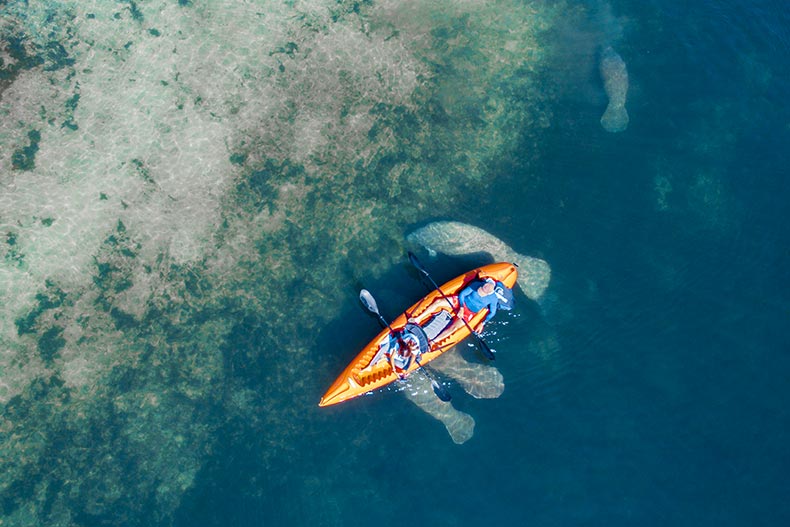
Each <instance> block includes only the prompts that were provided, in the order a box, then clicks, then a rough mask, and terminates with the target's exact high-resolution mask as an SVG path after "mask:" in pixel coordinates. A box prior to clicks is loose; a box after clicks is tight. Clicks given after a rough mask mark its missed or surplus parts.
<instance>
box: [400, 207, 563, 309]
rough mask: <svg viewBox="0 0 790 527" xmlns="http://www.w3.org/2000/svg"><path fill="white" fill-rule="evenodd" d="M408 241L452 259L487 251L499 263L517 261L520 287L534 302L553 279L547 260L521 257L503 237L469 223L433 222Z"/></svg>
mask: <svg viewBox="0 0 790 527" xmlns="http://www.w3.org/2000/svg"><path fill="white" fill-rule="evenodd" d="M406 241H408V242H409V243H412V244H415V245H420V246H422V247H425V248H426V249H428V251H430V252H440V253H443V254H447V255H449V256H461V255H466V254H473V253H479V252H485V253H488V254H490V255H491V257H492V258H494V260H496V261H498V262H514V263H516V264H518V265H519V270H518V285H519V286H521V289H522V290H523V291H524V294H526V295H527V296H528V297H529V298H531V299H532V300H538V299H540V297H541V296H542V295H543V293H544V292H545V291H546V288H547V287H548V285H549V280H550V279H551V268H549V264H547V263H546V262H545V261H543V260H541V259H539V258H533V257H531V256H524V255H522V254H519V253H517V252H516V251H514V250H513V249H512V248H510V247H509V246H508V245H507V244H506V243H505V242H503V241H502V240H500V239H499V238H497V237H495V236H493V235H491V234H489V233H487V232H486V231H484V230H483V229H480V228H478V227H475V226H473V225H467V224H466V223H461V222H458V221H436V222H433V223H429V224H428V225H426V226H424V227H421V228H419V229H417V230H416V231H414V232H412V233H411V234H409V235H408V236H406Z"/></svg>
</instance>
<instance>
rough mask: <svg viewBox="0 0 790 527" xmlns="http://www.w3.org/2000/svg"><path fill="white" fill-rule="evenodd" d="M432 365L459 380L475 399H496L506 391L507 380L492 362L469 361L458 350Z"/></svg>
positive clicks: (438, 359) (446, 354) (443, 356)
mask: <svg viewBox="0 0 790 527" xmlns="http://www.w3.org/2000/svg"><path fill="white" fill-rule="evenodd" d="M431 366H433V368H434V369H436V370H438V371H440V372H442V373H443V374H444V375H447V376H449V377H452V378H453V379H455V380H456V381H458V384H460V385H461V387H462V388H463V389H464V390H465V391H466V393H468V394H469V395H471V396H472V397H474V398H475V399H496V398H497V397H499V396H500V395H502V392H503V391H505V382H504V379H503V378H502V374H501V373H499V370H498V369H496V368H495V367H493V366H492V365H490V364H478V363H476V362H469V361H467V360H466V359H464V358H463V357H462V356H461V354H460V353H458V352H457V351H455V352H453V353H445V354H444V355H442V356H441V357H439V358H437V359H436V360H435V361H433V362H432V363H431Z"/></svg>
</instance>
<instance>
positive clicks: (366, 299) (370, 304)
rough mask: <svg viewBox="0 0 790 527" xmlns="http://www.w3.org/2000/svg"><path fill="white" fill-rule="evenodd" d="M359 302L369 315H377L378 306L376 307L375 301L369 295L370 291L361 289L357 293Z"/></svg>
mask: <svg viewBox="0 0 790 527" xmlns="http://www.w3.org/2000/svg"><path fill="white" fill-rule="evenodd" d="M359 301H360V302H362V305H364V306H365V307H366V308H367V309H368V311H370V312H371V313H375V314H377V315H378V314H379V306H377V305H376V299H375V298H373V295H371V294H370V291H368V290H367V289H363V290H362V291H360V292H359Z"/></svg>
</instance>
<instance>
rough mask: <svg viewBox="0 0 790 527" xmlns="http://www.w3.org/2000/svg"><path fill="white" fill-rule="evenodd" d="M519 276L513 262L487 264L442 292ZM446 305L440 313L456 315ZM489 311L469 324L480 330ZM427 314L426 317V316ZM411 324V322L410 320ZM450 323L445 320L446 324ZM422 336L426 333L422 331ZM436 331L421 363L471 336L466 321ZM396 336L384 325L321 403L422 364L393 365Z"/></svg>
mask: <svg viewBox="0 0 790 527" xmlns="http://www.w3.org/2000/svg"><path fill="white" fill-rule="evenodd" d="M517 277H518V270H517V269H516V266H515V265H514V264H512V263H504V262H502V263H494V264H490V265H485V266H483V267H479V268H477V269H473V270H471V271H468V272H466V273H464V274H462V275H461V276H457V277H455V278H453V279H452V280H450V281H449V282H447V283H446V284H443V285H442V286H441V289H442V292H443V293H444V294H445V295H446V296H448V297H449V296H451V295H457V294H458V293H460V292H461V290H462V289H463V288H464V287H466V286H467V285H468V284H469V283H470V282H472V281H474V280H481V279H485V278H493V279H494V280H495V281H497V282H501V283H502V284H504V285H505V286H507V287H508V288H511V289H512V288H513V286H514V285H515V284H516V278H517ZM437 298H441V293H440V292H439V291H432V292H431V293H429V294H428V295H426V296H425V297H423V298H422V300H420V301H419V302H417V303H416V304H414V305H413V306H411V307H410V308H409V309H407V310H406V311H405V312H404V313H402V314H401V315H400V316H398V317H397V318H396V319H395V320H393V321H392V323H391V324H390V326H391V327H392V329H393V330H394V331H395V332H400V331H402V330H403V329H404V328H405V327H406V325H407V323H408V322H407V319H409V318H413V317H419V316H421V315H422V314H423V313H424V312H425V310H426V309H427V308H428V307H429V306H430V305H431V304H432V303H433V301H434V300H436V299H437ZM441 304H443V307H442V308H441V309H437V311H436V313H438V316H437V317H436V318H434V319H433V320H436V319H438V318H439V317H442V316H443V317H449V316H450V315H451V314H452V316H454V313H453V311H452V309H451V308H450V305H449V304H448V303H447V302H444V301H443V302H442V303H441ZM487 315H488V309H487V308H484V309H482V310H481V311H479V312H478V313H476V314H475V315H474V318H472V319H471V320H470V321H469V326H470V327H471V328H473V329H474V330H475V331H478V330H479V328H480V325H481V323H482V321H483V319H485V317H486V316H487ZM426 318H427V317H426ZM409 325H410V326H412V325H411V324H409ZM446 325H447V324H445V327H446ZM420 333H422V336H423V337H424V336H425V333H424V332H422V331H420ZM432 333H434V332H430V331H429V332H428V335H429V338H428V339H427V340H425V339H423V340H425V343H426V346H425V349H424V350H423V352H422V355H421V357H420V363H421V364H422V365H425V364H427V363H429V362H431V361H432V360H433V359H435V358H436V357H438V356H440V355H441V354H442V353H445V352H446V351H448V350H450V349H452V348H453V346H455V345H456V344H458V343H459V342H461V341H462V340H463V339H465V338H466V337H468V336H469V334H470V333H469V329H467V327H466V326H465V325H462V326H461V327H460V328H458V329H456V330H455V331H453V332H452V333H450V334H449V335H446V336H445V337H444V338H442V340H440V341H434V340H431V339H430V335H431V334H432ZM393 338H394V337H393V336H392V335H391V333H390V331H389V329H384V330H382V331H381V333H379V334H378V335H377V336H376V337H375V338H374V339H373V340H371V341H370V342H369V343H368V345H367V346H365V347H364V348H363V350H362V351H361V352H360V353H359V355H357V356H356V357H355V358H354V360H352V361H351V363H350V364H349V365H348V367H346V369H345V370H343V373H341V374H340V376H339V377H338V378H337V380H335V382H334V383H332V386H330V387H329V389H328V390H327V391H326V393H325V394H324V396H323V397H321V402H319V403H318V406H330V405H333V404H338V403H342V402H344V401H348V400H349V399H353V398H354V397H358V396H360V395H363V394H366V393H369V392H372V391H374V390H377V389H379V388H382V387H384V386H386V385H388V384H389V383H391V382H393V381H396V380H398V379H399V378H400V377H401V376H405V375H408V374H410V373H412V372H414V371H415V370H416V369H418V368H419V366H418V364H417V363H416V361H414V360H412V361H411V362H410V364H409V365H408V366H407V367H406V368H405V369H403V370H402V371H400V372H398V371H396V369H395V366H393V362H392V361H390V360H389V351H390V349H391V348H392V345H393Z"/></svg>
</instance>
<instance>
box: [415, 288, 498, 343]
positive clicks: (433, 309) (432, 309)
mask: <svg viewBox="0 0 790 527" xmlns="http://www.w3.org/2000/svg"><path fill="white" fill-rule="evenodd" d="M495 288H496V282H495V281H494V280H493V279H492V278H486V279H485V280H483V281H482V282H481V281H476V282H472V283H471V284H469V285H468V286H466V287H465V288H464V289H463V290H461V293H460V294H458V295H450V296H448V297H447V298H448V299H449V300H450V302H452V304H453V310H455V311H456V313H457V316H455V317H453V321H452V323H451V324H450V325H448V326H447V327H446V328H444V329H443V330H442V332H441V333H439V334H438V335H436V338H434V339H433V341H434V342H439V341H441V340H442V339H444V338H445V337H447V336H448V335H450V334H451V333H453V332H454V331H455V330H457V329H459V328H460V327H461V326H463V325H464V321H466V323H467V324H469V323H470V322H471V320H472V318H474V316H475V315H476V314H477V313H478V312H479V311H480V310H481V309H483V308H486V307H487V308H488V315H486V318H485V320H484V321H483V323H482V324H485V323H486V322H488V321H489V320H491V318H493V316H494V315H496V310H497V305H498V303H499V298H498V297H497V295H496V294H495V293H494V289H495ZM447 307H448V305H447V300H445V299H444V298H442V297H441V296H440V297H438V298H436V299H435V300H434V301H433V302H431V305H429V306H428V307H427V308H426V309H425V311H423V312H422V314H420V315H419V316H418V317H415V318H412V319H409V322H412V323H414V324H420V323H421V322H423V321H424V320H425V319H427V318H428V317H431V316H433V315H434V314H436V313H438V312H439V310H441V309H447ZM482 324H481V325H480V330H481V331H482V329H483V325H482Z"/></svg>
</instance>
